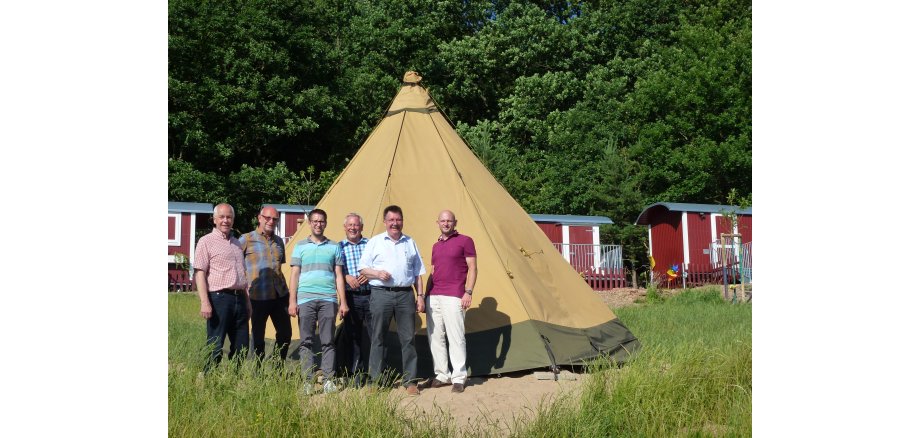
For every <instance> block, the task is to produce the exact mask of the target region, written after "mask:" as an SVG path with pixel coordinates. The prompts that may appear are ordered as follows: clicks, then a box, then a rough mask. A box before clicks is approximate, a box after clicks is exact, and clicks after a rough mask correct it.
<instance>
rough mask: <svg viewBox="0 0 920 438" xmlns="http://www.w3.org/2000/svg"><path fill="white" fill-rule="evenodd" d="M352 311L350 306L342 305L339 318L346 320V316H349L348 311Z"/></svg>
mask: <svg viewBox="0 0 920 438" xmlns="http://www.w3.org/2000/svg"><path fill="white" fill-rule="evenodd" d="M349 310H351V309H349V308H348V304H345V303H342V304H340V305H339V317H340V318H342V319H345V315H348V311H349Z"/></svg>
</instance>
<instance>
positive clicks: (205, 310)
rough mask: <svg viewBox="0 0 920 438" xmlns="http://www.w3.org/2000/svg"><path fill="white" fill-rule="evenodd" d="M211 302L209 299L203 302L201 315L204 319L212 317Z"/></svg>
mask: <svg viewBox="0 0 920 438" xmlns="http://www.w3.org/2000/svg"><path fill="white" fill-rule="evenodd" d="M211 312H212V310H211V303H209V302H207V301H202V302H201V317H202V318H204V319H211Z"/></svg>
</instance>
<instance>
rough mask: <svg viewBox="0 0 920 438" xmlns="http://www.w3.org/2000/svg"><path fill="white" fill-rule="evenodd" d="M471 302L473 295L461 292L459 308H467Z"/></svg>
mask: <svg viewBox="0 0 920 438" xmlns="http://www.w3.org/2000/svg"><path fill="white" fill-rule="evenodd" d="M472 304H473V296H472V295H470V294H466V293H465V294H463V298H460V308H462V309H463V310H466V309H469V308H470V306H471V305H472Z"/></svg>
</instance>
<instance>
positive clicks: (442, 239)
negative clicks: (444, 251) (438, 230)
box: [438, 230, 460, 242]
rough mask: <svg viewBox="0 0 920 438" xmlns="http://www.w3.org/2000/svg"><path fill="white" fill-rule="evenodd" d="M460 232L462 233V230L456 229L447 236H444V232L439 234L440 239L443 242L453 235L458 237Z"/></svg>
mask: <svg viewBox="0 0 920 438" xmlns="http://www.w3.org/2000/svg"><path fill="white" fill-rule="evenodd" d="M458 234H460V232H459V231H457V230H454V232H453V233H450V235H448V236H447V237H444V234H441V235H440V236H438V241H440V242H443V241H445V240H447V239H450V238H451V237H456V236H457V235H458Z"/></svg>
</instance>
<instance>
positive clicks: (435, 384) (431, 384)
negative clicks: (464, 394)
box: [426, 377, 450, 388]
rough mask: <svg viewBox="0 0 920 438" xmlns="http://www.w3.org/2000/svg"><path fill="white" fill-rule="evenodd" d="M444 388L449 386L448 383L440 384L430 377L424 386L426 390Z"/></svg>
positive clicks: (440, 382)
mask: <svg viewBox="0 0 920 438" xmlns="http://www.w3.org/2000/svg"><path fill="white" fill-rule="evenodd" d="M445 386H450V383H446V382H442V381H440V380H438V379H436V378H434V377H432V378H431V380H429V381H428V385H426V387H428V388H442V387H445Z"/></svg>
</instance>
